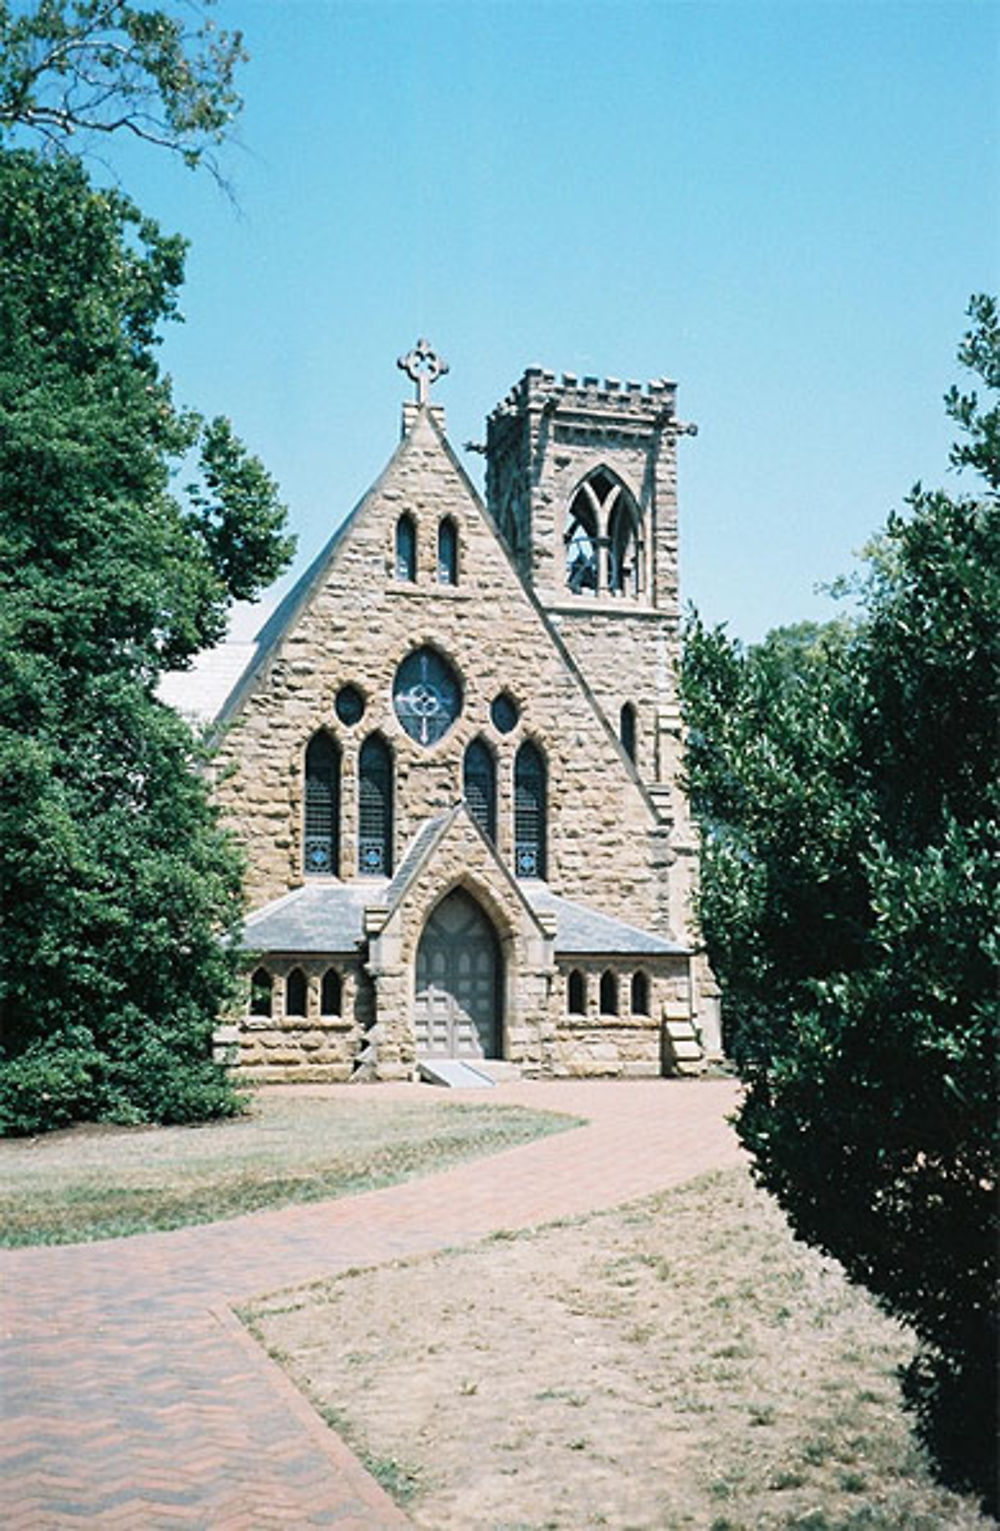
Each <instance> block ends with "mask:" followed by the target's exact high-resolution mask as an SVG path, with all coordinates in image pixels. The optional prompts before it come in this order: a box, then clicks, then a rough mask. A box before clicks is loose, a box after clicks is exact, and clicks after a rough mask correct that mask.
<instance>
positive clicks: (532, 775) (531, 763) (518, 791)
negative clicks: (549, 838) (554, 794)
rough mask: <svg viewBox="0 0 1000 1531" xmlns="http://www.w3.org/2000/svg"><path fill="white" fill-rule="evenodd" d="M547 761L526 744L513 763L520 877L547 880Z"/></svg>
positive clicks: (532, 745)
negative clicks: (545, 878)
mask: <svg viewBox="0 0 1000 1531" xmlns="http://www.w3.org/2000/svg"><path fill="white" fill-rule="evenodd" d="M545 841H546V788H545V760H544V758H543V756H542V752H541V750H539V749H538V747H537V746H536V745H534V744H532V743H531V741H530V739H529V740H526V741H525V743H524V744H522V745H521V748H520V749H519V750H518V752H517V757H516V759H515V761H514V869H515V871H516V873H517V876H518V877H540V878H544V877H545V876H546V855H545Z"/></svg>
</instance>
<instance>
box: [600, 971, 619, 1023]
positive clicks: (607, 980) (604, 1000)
mask: <svg viewBox="0 0 1000 1531" xmlns="http://www.w3.org/2000/svg"><path fill="white" fill-rule="evenodd" d="M601 1014H602V1015H617V1014H618V975H617V973H612V971H611V969H610V968H608V970H607V972H605V973H602V974H601Z"/></svg>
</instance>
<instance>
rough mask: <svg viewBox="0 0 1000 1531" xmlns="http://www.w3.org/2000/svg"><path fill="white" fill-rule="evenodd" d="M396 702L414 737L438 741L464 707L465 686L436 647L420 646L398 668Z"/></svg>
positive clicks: (402, 721) (394, 690)
mask: <svg viewBox="0 0 1000 1531" xmlns="http://www.w3.org/2000/svg"><path fill="white" fill-rule="evenodd" d="M392 702H393V706H394V707H395V709H396V716H397V718H398V719H399V721H400V723H402V725H403V727H404V728H405V730H406V732H407V733H408V734H409V736H410V738H411V739H416V741H417V743H418V744H425V745H426V744H435V743H436V742H437V740H438V739H440V738H441V737H442V736H443V735H444V734H446V733H447V732H448V730H449V728H450V727H451V725H452V724H453V723H454V721H455V719H456V718H457V717H458V715H459V713H460V712H461V710H462V687H461V684H460V682H459V679H458V676H457V675H456V674H455V672H454V670H453V669H452V667H451V665H450V664H449V663H448V661H447V660H446V659H444V658H443V657H442V656H441V655H440V654H438V653H437V652H436V651H435V650H434V649H429V648H422V649H417V650H416V651H415V652H414V653H412V654H408V655H407V657H406V658H405V659H404V660H403V663H402V664H401V665H400V667H399V669H398V670H397V671H396V679H395V681H394V683H393V687H392Z"/></svg>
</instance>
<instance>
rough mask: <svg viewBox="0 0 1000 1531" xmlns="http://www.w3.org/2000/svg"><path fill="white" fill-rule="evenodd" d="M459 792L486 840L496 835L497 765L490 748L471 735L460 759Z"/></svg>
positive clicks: (494, 840) (494, 838) (493, 839)
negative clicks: (463, 755)
mask: <svg viewBox="0 0 1000 1531" xmlns="http://www.w3.org/2000/svg"><path fill="white" fill-rule="evenodd" d="M462 796H463V797H464V798H465V801H466V805H467V806H468V809H469V812H470V813H471V814H472V817H473V818H474V819H475V821H476V823H477V824H478V825H479V827H480V829H481V830H482V832H483V834H484V835H485V836H486V838H487V840H492V841H493V842H494V844H495V843H496V838H497V768H496V763H495V761H494V759H493V752H492V751H491V750H490V748H489V747H488V746H487V745H486V744H484V743H483V741H482V739H473V741H472V743H471V744H470V745H469V748H468V749H467V750H466V752H465V759H464V760H463V762H462Z"/></svg>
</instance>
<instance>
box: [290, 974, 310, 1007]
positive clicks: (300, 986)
mask: <svg viewBox="0 0 1000 1531" xmlns="http://www.w3.org/2000/svg"><path fill="white" fill-rule="evenodd" d="M307 993H308V990H307V986H306V975H305V973H303V971H302V969H301V968H292V971H291V972H290V973H289V975H288V977H287V978H286V979H285V1014H286V1015H305V1013H306V997H307Z"/></svg>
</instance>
